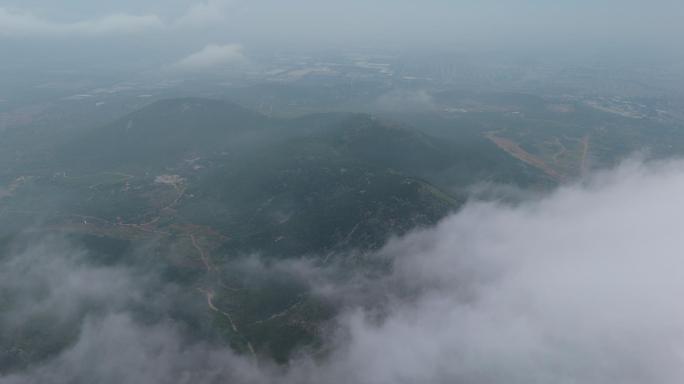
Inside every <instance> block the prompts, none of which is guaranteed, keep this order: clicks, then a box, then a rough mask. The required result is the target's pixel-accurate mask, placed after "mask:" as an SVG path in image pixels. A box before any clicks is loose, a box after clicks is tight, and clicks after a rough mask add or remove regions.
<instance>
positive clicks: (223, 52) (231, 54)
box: [171, 44, 246, 71]
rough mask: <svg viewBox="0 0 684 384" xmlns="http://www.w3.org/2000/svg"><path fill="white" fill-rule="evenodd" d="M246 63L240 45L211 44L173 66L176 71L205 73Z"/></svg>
mask: <svg viewBox="0 0 684 384" xmlns="http://www.w3.org/2000/svg"><path fill="white" fill-rule="evenodd" d="M245 61H246V58H245V55H244V54H243V52H242V46H241V45H239V44H227V45H217V44H210V45H207V46H206V47H204V48H203V49H202V50H200V51H198V52H195V53H193V54H191V55H189V56H187V57H185V58H184V59H182V60H180V61H178V62H177V63H175V64H173V65H172V66H171V69H174V70H183V71H203V70H208V69H217V68H221V67H226V66H230V65H235V64H242V63H244V62H245Z"/></svg>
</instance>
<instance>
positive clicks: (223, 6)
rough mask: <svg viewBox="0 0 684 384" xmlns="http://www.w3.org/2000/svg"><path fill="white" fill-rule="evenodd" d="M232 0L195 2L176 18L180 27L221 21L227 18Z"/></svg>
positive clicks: (201, 25)
mask: <svg viewBox="0 0 684 384" xmlns="http://www.w3.org/2000/svg"><path fill="white" fill-rule="evenodd" d="M232 3H233V2H232V1H229V0H208V1H205V2H203V3H199V4H195V5H193V6H192V7H190V8H189V9H188V11H187V12H186V13H185V14H184V15H183V16H181V17H180V18H179V19H178V20H176V22H175V25H176V26H179V27H204V26H207V25H210V24H215V23H220V22H223V21H225V20H226V14H227V12H228V9H229V7H230V5H231V4H232Z"/></svg>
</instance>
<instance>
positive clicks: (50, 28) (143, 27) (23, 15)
mask: <svg viewBox="0 0 684 384" xmlns="http://www.w3.org/2000/svg"><path fill="white" fill-rule="evenodd" d="M163 27H164V23H163V22H162V21H161V19H160V18H159V17H158V16H156V15H140V16H137V15H129V14H125V13H118V14H112V15H109V16H105V17H102V18H99V19H93V20H82V21H75V22H54V21H50V20H46V19H43V18H41V17H38V16H36V15H34V14H32V13H30V12H23V11H11V10H8V9H5V8H1V7H0V37H1V36H19V37H22V36H38V37H64V36H102V35H118V34H134V33H140V32H143V31H148V30H151V29H159V28H163Z"/></svg>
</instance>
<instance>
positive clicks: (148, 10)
mask: <svg viewBox="0 0 684 384" xmlns="http://www.w3.org/2000/svg"><path fill="white" fill-rule="evenodd" d="M683 15H684V1H676V0H649V1H646V0H621V1H618V0H595V1H589V0H559V1H542V0H518V1H516V0H477V1H476V0H421V1H409V0H374V1H367V0H346V1H340V0H288V1H282V0H250V1H246V0H205V1H199V0H163V1H162V0H136V1H133V0H117V1H115V0H100V1H90V0H88V1H86V0H62V1H59V2H54V1H47V0H5V1H3V2H2V4H1V5H0V48H2V49H3V50H4V51H5V52H6V58H4V59H5V64H4V65H11V64H12V63H15V64H16V63H19V64H17V65H24V64H25V63H26V62H31V63H34V64H35V62H36V61H38V62H41V61H43V60H44V61H45V62H46V63H48V62H63V63H71V62H73V61H77V62H92V63H97V62H98V60H101V63H109V64H111V63H112V62H113V61H112V60H114V59H115V58H121V57H125V58H126V60H125V61H126V64H127V65H138V64H139V65H141V66H145V65H147V66H154V65H160V63H169V60H171V59H172V58H177V59H178V60H181V59H182V58H183V57H186V56H188V55H190V54H192V53H199V52H201V51H202V50H204V49H206V48H207V47H210V46H211V45H214V46H216V45H230V46H231V47H233V48H231V49H234V47H235V46H236V45H239V46H240V47H242V48H243V49H244V50H245V51H246V52H249V51H250V49H255V48H261V49H302V48H305V49H316V48H329V47H333V48H336V47H343V48H355V47H363V48H375V47H392V48H394V47H398V48H401V49H406V50H410V49H413V48H426V47H427V48H436V49H453V50H509V51H510V50H512V51H515V50H518V49H521V50H526V51H535V50H536V51H538V52H546V51H547V50H558V51H563V50H566V49H567V50H582V49H602V48H603V47H611V48H616V47H617V48H619V49H622V50H624V51H625V52H630V51H631V52H634V51H636V52H639V50H641V49H649V50H650V51H649V54H652V52H658V53H663V54H666V55H676V56H679V55H681V53H682V52H681V51H682V48H681V44H679V40H680V39H679V37H680V36H682V34H683V33H684V23H681V18H682V16H683ZM226 54H227V53H226ZM114 61H116V60H114Z"/></svg>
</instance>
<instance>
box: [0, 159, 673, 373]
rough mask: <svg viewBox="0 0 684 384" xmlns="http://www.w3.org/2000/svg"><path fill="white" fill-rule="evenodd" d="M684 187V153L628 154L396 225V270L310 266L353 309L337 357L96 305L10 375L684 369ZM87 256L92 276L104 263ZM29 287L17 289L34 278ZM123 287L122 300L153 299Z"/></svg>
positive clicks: (341, 326)
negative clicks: (53, 353)
mask: <svg viewBox="0 0 684 384" xmlns="http://www.w3.org/2000/svg"><path fill="white" fill-rule="evenodd" d="M681 196H684V162H681V161H672V162H667V163H657V164H654V163H651V164H642V163H639V162H628V163H626V164H624V165H622V166H621V167H619V168H618V169H616V170H614V171H610V172H603V173H599V174H597V175H595V176H594V177H593V178H592V179H590V180H588V181H586V182H584V183H583V184H577V185H572V186H566V187H563V188H561V189H559V190H558V191H556V192H554V193H553V194H551V195H550V196H548V197H546V198H544V199H542V200H538V201H532V202H527V203H523V204H519V205H515V206H511V205H502V204H497V203H483V202H473V203H471V204H469V205H467V206H466V207H465V208H464V209H463V210H462V211H461V212H460V213H458V214H456V215H454V216H452V217H450V218H448V219H446V220H445V221H444V222H442V223H441V224H440V225H439V226H437V227H436V228H433V229H428V230H424V231H420V232H416V233H413V234H410V235H408V236H405V237H403V238H399V239H395V240H393V241H391V242H390V244H388V245H387V246H386V247H385V248H384V249H383V250H382V251H380V252H379V253H378V254H377V255H374V257H375V258H384V259H386V260H388V261H390V262H391V265H392V270H391V272H389V273H388V274H386V275H384V277H382V278H378V277H377V276H376V277H375V278H367V277H365V275H364V274H363V273H360V274H358V275H357V276H355V277H353V276H352V277H351V278H350V277H348V276H347V277H346V278H344V279H334V278H330V276H334V275H335V274H336V273H339V272H340V271H339V270H336V269H335V267H330V268H314V267H311V266H303V265H300V266H299V267H296V268H298V269H299V270H300V271H302V276H305V277H306V278H307V279H308V281H309V283H310V284H311V285H312V288H313V289H315V291H316V292H318V294H319V295H321V296H323V297H328V298H330V299H335V300H338V301H339V303H340V305H341V308H343V310H342V312H341V314H340V315H339V316H338V317H337V319H336V320H335V323H336V325H337V327H336V331H335V332H333V334H331V335H330V336H329V337H328V338H327V341H326V343H327V349H328V350H329V351H330V352H329V353H328V354H327V356H326V357H325V358H324V359H322V360H317V361H314V360H312V359H311V358H307V357H301V358H298V359H295V360H293V361H292V362H291V364H290V366H289V367H288V368H287V369H277V368H274V366H273V365H271V364H269V363H268V362H265V361H264V362H260V364H259V365H257V364H255V362H254V361H253V360H251V359H250V358H248V357H241V356H237V355H235V354H234V353H232V352H230V351H229V350H226V349H221V348H218V347H215V346H214V347H212V346H208V345H206V344H204V343H201V342H188V341H187V340H186V339H185V338H184V337H183V336H182V333H181V332H180V331H179V330H178V329H177V327H176V326H175V325H173V324H169V323H166V322H164V321H158V322H155V323H152V324H142V323H140V322H139V321H137V320H135V318H134V316H132V315H131V314H130V313H128V312H127V311H124V310H116V309H117V308H119V307H118V306H116V305H114V306H112V310H110V311H108V312H107V313H105V314H104V315H101V316H94V317H93V316H90V317H88V320H87V321H85V322H84V325H83V326H82V327H81V329H80V331H79V333H78V336H77V341H76V342H75V343H74V344H73V345H72V346H71V347H70V348H67V349H65V350H64V351H63V352H62V353H61V354H59V355H58V356H57V357H56V358H54V359H52V360H50V361H48V362H46V363H44V364H41V365H40V366H38V367H34V368H32V369H30V370H28V371H26V372H24V373H19V374H15V375H12V376H6V377H3V378H2V379H3V382H7V383H12V384H16V383H29V382H46V383H67V382H69V383H73V382H101V383H114V382H130V383H138V382H140V383H143V382H178V383H189V382H194V383H215V382H226V381H227V382H233V383H275V382H278V383H331V384H332V383H348V382H354V383H373V384H384V383H388V384H389V383H415V382H426V383H453V382H467V383H490V384H491V383H507V384H508V383H531V382H532V383H535V382H543V383H547V382H552V383H576V382H582V383H592V384H599V383H615V382H620V383H644V382H654V383H680V382H682V380H684V368H683V367H684V308H683V307H682V306H681V305H680V304H679V302H680V301H681V295H682V293H684V278H683V272H682V271H684V257H682V251H684V237H682V236H681V233H680V232H681V229H680V227H681V218H682V217H684V201H682V199H681ZM39 253H40V252H39ZM43 253H45V252H43ZM67 259H68V258H67ZM12 260H16V261H15V264H12V265H8V264H6V263H4V264H3V268H2V270H3V271H8V272H7V273H17V272H18V271H19V270H17V269H16V268H17V265H24V267H22V268H24V269H27V270H25V271H24V272H26V273H25V276H28V277H29V278H30V279H32V280H35V281H36V282H38V283H39V282H40V281H43V280H45V279H46V278H47V277H46V274H44V273H37V272H31V268H34V267H31V266H30V265H38V264H36V263H29V264H22V262H21V260H22V259H21V258H14V259H12ZM16 263H18V264H16ZM79 265H80V264H79ZM254 265H255V268H257V269H258V268H262V267H259V264H258V263H257V264H254ZM293 265H295V266H296V264H292V265H290V266H288V268H289V270H292V268H295V267H293ZM41 268H42V267H41ZM46 268H47V267H46ZM48 269H49V268H48ZM53 269H55V270H59V271H61V272H60V273H61V274H63V275H64V276H62V277H63V278H61V279H54V284H53V286H51V290H52V291H54V292H60V291H64V287H63V286H68V285H69V284H70V283H69V281H71V279H70V276H71V272H68V271H66V270H65V269H64V268H61V267H60V268H53ZM74 271H75V272H74V273H75V276H77V277H78V276H89V275H90V274H91V273H96V272H93V271H92V270H90V269H85V268H83V267H81V268H75V269H74ZM95 271H99V270H97V269H96V270H95ZM101 272H102V271H100V272H97V273H101ZM347 272H348V271H347ZM121 273H123V272H122V270H113V271H112V273H111V274H110V275H109V276H110V277H107V276H108V275H106V274H102V275H97V276H99V277H98V279H97V280H98V283H97V285H98V286H102V285H103V284H104V285H107V284H112V285H111V286H112V287H113V289H112V290H111V291H113V292H123V291H124V290H122V289H120V288H117V287H118V286H117V285H116V284H115V283H114V281H128V282H129V283H130V280H131V279H133V280H135V279H134V276H131V275H128V277H123V278H122V275H121ZM32 276H34V277H35V278H33V277H32ZM122 279H123V280H122ZM81 280H83V281H90V280H91V279H88V278H85V279H84V278H81ZM110 280H111V282H110V283H106V282H107V281H110ZM3 281H4V280H3ZM129 283H126V284H127V285H131V286H133V287H135V286H140V285H139V283H130V284H129ZM3 287H4V285H3ZM20 288H21V287H20ZM20 288H14V289H15V291H16V290H17V289H18V290H19V291H21V290H22V289H24V290H28V291H29V292H30V290H31V288H29V286H25V287H24V288H21V289H20ZM3 289H4V288H3ZM96 291H97V292H99V291H101V290H96ZM133 291H135V289H134V290H133ZM115 297H116V299H112V297H111V296H109V301H110V302H112V303H121V302H122V300H124V301H136V300H138V299H137V298H136V297H137V296H135V295H133V296H131V295H123V296H120V295H116V296H115ZM82 299H83V300H82ZM75 300H77V301H79V302H80V301H84V300H85V301H88V300H89V299H88V298H87V297H81V295H77V296H75ZM38 302H40V301H38ZM3 316H5V315H3Z"/></svg>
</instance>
